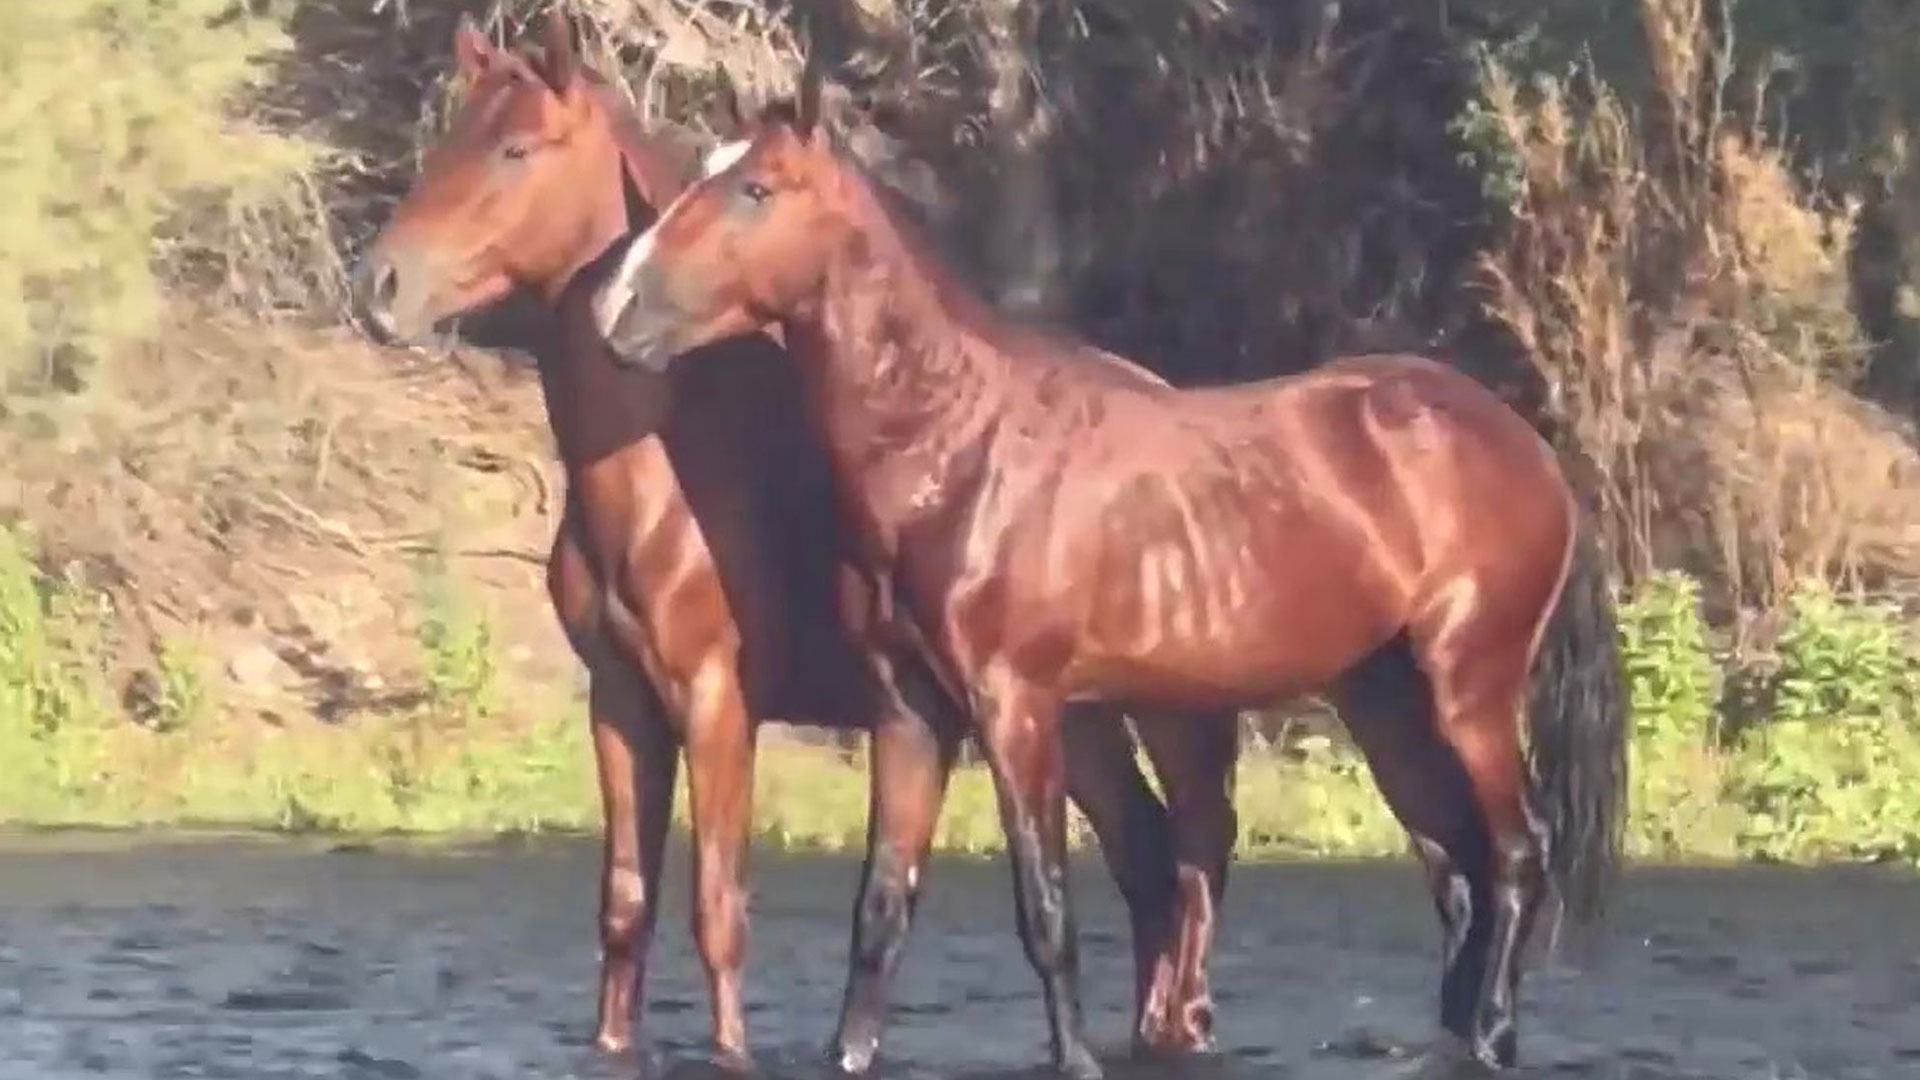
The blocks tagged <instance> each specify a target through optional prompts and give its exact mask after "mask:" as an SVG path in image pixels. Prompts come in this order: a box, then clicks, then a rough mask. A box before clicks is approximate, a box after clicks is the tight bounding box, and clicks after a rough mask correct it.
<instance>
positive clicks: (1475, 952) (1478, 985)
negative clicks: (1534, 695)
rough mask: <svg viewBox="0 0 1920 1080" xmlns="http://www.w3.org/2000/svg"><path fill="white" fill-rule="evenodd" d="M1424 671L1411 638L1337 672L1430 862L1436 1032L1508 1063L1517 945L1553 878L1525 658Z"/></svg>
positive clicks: (1388, 790)
mask: <svg viewBox="0 0 1920 1080" xmlns="http://www.w3.org/2000/svg"><path fill="white" fill-rule="evenodd" d="M1456 644H1458V643H1456ZM1489 651H1490V652H1495V653H1498V654H1506V653H1512V652H1514V651H1515V650H1513V649H1512V648H1511V647H1510V646H1509V647H1507V648H1504V649H1499V650H1492V649H1490V650H1489ZM1521 652H1524V650H1521ZM1480 659H1482V660H1484V659H1486V657H1485V655H1484V654H1483V655H1482V656H1481V658H1480ZM1427 667H1428V665H1427V664H1423V663H1421V662H1420V661H1419V660H1417V659H1416V652H1415V647H1414V646H1412V645H1411V644H1410V642H1409V640H1408V638H1407V637H1405V636H1402V637H1400V638H1398V639H1396V640H1395V641H1394V642H1392V643H1390V644H1389V645H1387V646H1386V647H1384V648H1382V649H1381V650H1380V651H1379V652H1377V653H1375V654H1374V655H1373V656H1372V657H1370V658H1369V659H1368V660H1367V661H1366V662H1365V663H1363V664H1362V665H1360V666H1359V667H1357V668H1356V669H1354V670H1353V671H1352V672H1350V673H1349V674H1348V675H1347V676H1346V677H1345V678H1344V679H1343V680H1342V682H1341V686H1340V690H1339V693H1338V694H1337V703H1338V707H1339V710H1340V714H1341V718H1342V719H1343V720H1344V721H1345V722H1346V724H1347V727H1348V730H1349V731H1351V732H1352V734H1353V737H1354V741H1355V742H1356V743H1357V744H1358V745H1359V746H1360V748H1361V751H1362V753H1363V754H1364V755H1365V756H1366V759H1367V762H1368V765H1369V766H1370V767H1371V769H1372V771H1373V774H1374V778H1375V781H1376V783H1377V784H1378V785H1379V787H1380V790H1381V792H1382V794H1383V795H1385V796H1386V799H1387V802H1388V804H1389V806H1390V807H1391V808H1392V809H1393V812H1394V814H1395V816H1396V817H1397V818H1398V819H1399V820H1400V822H1401V824H1402V825H1404V826H1405V827H1406V829H1407V832H1408V834H1409V835H1410V836H1411V838H1412V840H1413V843H1414V847H1415V849H1416V851H1417V853H1418V854H1419V856H1420V859H1421V861H1422V863H1423V865H1424V866H1425V867H1426V870H1427V874H1428V883H1429V886H1430V888H1431V890H1432V893H1433V901H1434V907H1435V910H1436V912H1437V913H1438V915H1439V918H1440V924H1441V932H1442V937H1443V949H1442V956H1443V973H1442V976H1441V986H1440V1023H1441V1027H1442V1028H1443V1029H1444V1031H1445V1032H1446V1033H1447V1034H1448V1035H1449V1036H1451V1037H1452V1038H1454V1039H1456V1040H1458V1046H1459V1049H1462V1050H1465V1051H1467V1052H1469V1053H1471V1054H1472V1055H1473V1056H1474V1057H1476V1058H1479V1059H1480V1060H1483V1061H1490V1062H1497V1063H1501V1064H1511V1063H1512V1062H1513V1060H1514V1056H1515V1049H1516V1039H1515V1028H1514V1016H1513V995H1514V992H1515V990H1516V989H1517V985H1518V981H1519V970H1518V956H1517V955H1516V953H1517V950H1518V946H1519V945H1520V943H1521V942H1522V941H1523V940H1524V938H1525V935H1526V932H1527V930H1528V928H1529V926H1530V925H1531V921H1532V918H1533V915H1534V913H1535V911H1536V910H1537V909H1538V906H1539V901H1540V897H1541V893H1542V889H1543V887H1544V884H1545V882H1544V877H1543V872H1542V865H1541V861H1540V857H1541V852H1540V847H1539V840H1538V837H1537V835H1536V833H1535V831H1534V828H1533V825H1532V821H1531V819H1530V817H1529V814H1528V811H1527V807H1526V801H1525V800H1526V795H1525V793H1526V790H1527V788H1526V784H1525V770H1524V765H1523V758H1522V757H1521V747H1520V741H1519V727H1520V717H1521V710H1522V708H1523V707H1524V704H1525V693H1526V686H1527V668H1526V662H1525V657H1524V655H1523V656H1522V657H1521V658H1520V660H1519V661H1518V662H1517V663H1507V664H1500V663H1488V664H1486V665H1485V666H1484V668H1481V667H1479V666H1478V665H1476V664H1474V663H1472V662H1467V663H1456V664H1454V665H1452V666H1443V667H1441V668H1440V669H1439V670H1440V678H1439V679H1433V678H1430V677H1429V676H1428V675H1427V674H1426V670H1425V669H1426V668H1427Z"/></svg>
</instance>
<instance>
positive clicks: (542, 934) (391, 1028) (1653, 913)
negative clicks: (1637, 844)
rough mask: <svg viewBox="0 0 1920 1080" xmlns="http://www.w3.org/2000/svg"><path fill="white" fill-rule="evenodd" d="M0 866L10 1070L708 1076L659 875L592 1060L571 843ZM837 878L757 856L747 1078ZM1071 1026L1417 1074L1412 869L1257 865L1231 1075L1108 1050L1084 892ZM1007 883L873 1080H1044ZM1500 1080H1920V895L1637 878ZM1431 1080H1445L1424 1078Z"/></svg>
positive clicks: (1116, 928)
mask: <svg viewBox="0 0 1920 1080" xmlns="http://www.w3.org/2000/svg"><path fill="white" fill-rule="evenodd" d="M328 847H329V845H327V844H325V843H309V842H304V841H302V842H273V843H267V842H260V841H246V840H237V839H233V838H224V839H214V840H202V841H194V842H177V841H173V840H168V841H150V840H149V841H138V840H129V839H127V838H124V837H111V836H78V837H76V836H64V835H63V836H54V837H37V838H36V837H27V838H14V839H11V840H0V1078H3V1080H12V1078H15V1077H19V1078H22V1080H27V1078H38V1077H43V1076H44V1077H67V1076H97V1077H106V1078H109V1080H121V1078H133V1077H140V1078H147V1077H173V1076H180V1077H185V1076H198V1077H235V1078H239V1077H246V1078H249V1080H251V1078H261V1077H266V1078H281V1077H284V1078H317V1077H327V1078H344V1080H410V1078H439V1077H447V1078H468V1077H472V1078H476V1080H477V1078H484V1077H500V1078H506V1077H513V1078H516V1080H518V1078H521V1077H529V1078H531V1077H539V1078H563V1077H578V1078H582V1080H601V1078H621V1080H635V1078H638V1077H641V1076H643V1075H644V1076H646V1077H649V1078H660V1080H668V1078H671V1080H706V1078H709V1077H712V1078H715V1080H720V1078H725V1080H733V1078H732V1074H729V1073H726V1072H723V1071H721V1070H718V1069H716V1068H714V1067H712V1066H710V1065H709V1064H707V1062H706V1058H705V1057H704V1054H705V1052H706V1044H705V1029H706V1024H707V1003H706V991H705V985H704V980H703V979H702V977H701V974H700V968H699V965H698V963H697V962H696V960H695V957H694V955H693V952H692V950H691V947H690V943H689V940H688V934H687V932H686V927H687V910H686V907H685V903H684V900H685V892H686V885H685V883H686V881H687V874H686V866H685V859H684V852H681V851H678V850H676V851H675V853H674V855H673V861H672V863H671V865H670V866H669V869H668V874H669V878H668V880H669V882H670V883H671V884H670V887H669V892H668V894H667V896H666V898H665V905H666V909H665V911H664V912H663V916H664V917H663V918H662V919H661V922H660V936H659V939H658V944H657V945H656V947H655V950H654V960H653V963H654V970H653V975H652V977H651V979H650V985H649V991H648V994H649V1007H648V1010H647V1015H646V1017H645V1021H644V1024H645V1029H646V1031H647V1032H648V1034H649V1035H650V1036H651V1038H652V1039H653V1050H654V1053H655V1054H656V1058H655V1059H654V1060H653V1062H652V1063H651V1065H650V1066H649V1065H647V1064H646V1063H643V1062H642V1061H641V1060H640V1059H638V1058H632V1057H630V1058H627V1059H624V1060H623V1059H607V1058H603V1057H601V1056H599V1055H598V1054H596V1053H595V1052H594V1051H593V1050H592V1049H591V1047H590V1046H589V1045H588V1034H589V1028H590V1023H591V1012H592V1008H593V1002H592V986H593V974H594V968H595V963H596V949H595V942H594V939H593V907H594V867H595V860H596V858H597V845H596V844H594V843H593V842H592V841H585V840H583V841H545V840H537V841H523V842H516V843H510V844H483V845H471V846H434V847H432V848H412V847H395V846H393V845H388V844H376V845H371V846H361V845H356V846H352V847H350V848H347V849H345V850H333V851H330V850H328ZM856 870H857V866H856V864H855V863H854V862H853V861H852V860H850V859H844V858H824V857H823V858H787V857H780V856H776V855H774V854H772V853H770V852H765V853H761V854H760V855H759V856H758V857H757V858H756V860H755V867H754V879H753V884H754V889H755V893H754V897H753V905H754V913H755V914H754V923H753V941H752V952H751V954H750V955H751V966H750V968H749V973H748V979H749V981H748V997H747V1000H748V1022H749V1027H750V1030H751V1034H752V1036H753V1039H754V1043H755V1046H756V1048H758V1056H757V1057H756V1062H755V1064H756V1073H757V1076H758V1077H761V1078H764V1080H815V1078H820V1080H825V1078H826V1077H828V1076H830V1075H831V1073H830V1072H829V1070H828V1069H827V1068H826V1066H825V1064H824V1054H823V1052H822V1047H823V1046H824V1043H825V1040H826V1038H827V1036H828V1034H829V1032H830V1030H831V1028H832V1025H833V1021H834V1019H835V1016H836V1014H837V1011H838V1007H839V1003H840V1002H839V994H840V990H841V982H842V978H843V973H844V970H845V968H844V965H845V948H846V940H845V939H846V926H847V918H846V916H847V909H848V906H849V904H850V903H851V900H852V892H853V888H854V883H855V873H856ZM1075 874H1076V880H1075V890H1076V891H1075V895H1076V897H1077V898H1078V900H1079V908H1080V911H1079V917H1080V922H1081V930H1082V945H1083V961H1082V963H1083V968H1084V971H1085V976H1084V985H1085V991H1086V1007H1087V1014H1088V1021H1089V1026H1090V1029H1091V1031H1092V1034H1093V1037H1094V1039H1095V1042H1096V1045H1097V1046H1099V1047H1101V1048H1102V1050H1103V1053H1102V1057H1103V1058H1104V1059H1105V1060H1106V1062H1107V1065H1108V1075H1109V1076H1110V1077H1112V1078H1113V1080H1176V1078H1177V1080H1251V1078H1255V1077H1260V1078H1271V1077H1286V1078H1299V1080H1322V1078H1324V1080H1360V1078H1365V1080H1376V1078H1384V1077H1387V1076H1393V1075H1403V1074H1406V1073H1407V1072H1408V1071H1409V1070H1413V1069H1416V1068H1418V1067H1419V1066H1420V1065H1421V1060H1420V1055H1421V1053H1422V1052H1423V1051H1424V1050H1426V1049H1427V1046H1428V1042H1429V1039H1430V1036H1431V1034H1432V1026H1431V1025H1432V1019H1431V1009H1432V1000H1433V995H1434V986H1433V981H1434V979H1435V976H1436V970H1437V957H1436V955H1435V950H1436V948H1437V944H1436V940H1435V937H1436V935H1435V931H1434V927H1433V925H1432V915H1431V912H1430V910H1429V908H1428V907H1427V904H1426V900H1425V896H1424V892H1423V890H1422V889H1421V888H1420V886H1419V882H1418V880H1417V877H1416V876H1415V874H1414V872H1413V870H1412V869H1411V867H1410V866H1408V865H1406V864H1402V863H1377V864H1334V863H1313V864H1291V865H1271V866H1257V865H1246V866H1243V867H1241V868H1240V869H1238V870H1237V871H1236V873H1235V877H1234V883H1233V892H1232V894H1231V895H1230V897H1229V901H1228V905H1227V909H1226V912H1225V924H1224V926H1223V927H1222V931H1221V939H1220V946H1219V952H1218V955H1217V959H1216V967H1215V990H1216V996H1217V998H1218V999H1219V1006H1220V1018H1219V1035H1220V1041H1221V1052H1220V1053H1219V1054H1217V1055H1214V1056H1211V1057H1208V1058H1204V1059H1200V1060H1190V1061H1183V1062H1172V1063H1169V1062H1152V1061H1135V1060H1132V1059H1130V1058H1128V1057H1127V1056H1126V1055H1125V1053H1124V1052H1123V1050H1124V1046H1125V1033H1126V1030H1127V1023H1128V1019H1129V1017H1128V1011H1129V1007H1130V1002H1129V1001H1128V994H1129V992H1130V991H1129V987H1130V985H1131V980H1130V977H1129V973H1128V967H1129V961H1128V942H1127V937H1126V931H1125V922H1124V916H1123V912H1122V910H1121V908H1120V906H1119V904H1118V899H1117V897H1116V896H1115V895H1114V894H1113V887H1112V885H1111V884H1110V882H1109V881H1108V880H1107V879H1106V877H1105V876H1104V874H1103V873H1102V872H1101V871H1100V869H1099V867H1098V866H1097V865H1093V864H1086V863H1083V864H1080V865H1078V866H1077V867H1076V868H1075ZM1009 894H1010V890H1009V889H1008V887H1007V878H1006V872H1005V869H1004V867H1002V866H1001V865H1000V864H999V863H998V862H997V861H982V860H967V859H942V860H939V861H937V863H936V865H935V866H934V868H933V870H932V873H931V877H930V880H929V886H928V893H927V898H926V901H925V902H924V904H923V905H922V908H921V917H920V921H919V924H918V926H917V928H916V932H915V935H914V940H913V942H912V944H911V946H910V947H909V952H908V955H907V960H906V964H905V968H904V970H903V972H902V975H901V982H900V987H899V1007H898V1009H897V1010H896V1013H895V1019H894V1023H893V1026H892V1028H891V1029H890V1032H889V1039H888V1043H887V1047H886V1053H885V1057H884V1059H883V1062H882V1065H881V1076H882V1077H883V1078H885V1080H1029V1078H1034V1080H1040V1078H1047V1077H1050V1073H1049V1072H1048V1071H1047V1070H1045V1069H1043V1068H1038V1067H1037V1066H1038V1063H1039V1062H1041V1061H1043V1060H1044V1057H1045V1042H1044V1027H1043V1024H1042V1020H1041V1009H1040V1004H1039V1000H1038V992H1037V986H1036V984H1035V983H1034V980H1033V978H1032V976H1031V974H1030V973H1029V971H1028V969H1027V967H1026V962H1025V960H1024V958H1023V957H1022V955H1021V952H1020V948H1019V944H1018V942H1017V940H1016V939H1015V937H1014V934H1013V929H1012V927H1013V919H1012V910H1011V898H1010V895H1009ZM1534 970H1535V974H1534V975H1532V976H1531V977H1530V978H1529V980H1528V982H1527V984H1526V987H1525V988H1524V991H1523V996H1524V1002H1523V1021H1524V1024H1525V1026H1524V1028H1523V1032H1522V1046H1523V1049H1522V1053H1523V1056H1524V1057H1525V1059H1526V1060H1527V1062H1528V1066H1527V1068H1525V1069H1523V1070H1521V1071H1520V1072H1519V1074H1518V1075H1521V1076H1528V1077H1542V1078H1563V1077H1564V1078H1573V1077H1581V1078H1588V1077H1591V1078H1607V1080H1695V1078H1703V1080H1749V1078H1752V1080H1775V1078H1779V1080H1789V1078H1800V1077H1805V1078H1817V1080H1854V1078H1861V1080H1865V1078H1869V1077H1871V1078H1873V1080H1885V1078H1894V1080H1898V1078H1914V1080H1920V881H1916V879H1915V878H1913V877H1912V876H1910V875H1903V874H1900V873H1896V872H1892V871H1881V870H1869V869H1862V870H1844V871H1843V870H1829V871H1820V872H1804V871H1799V872H1797V871H1791V870H1771V869H1770V870H1758V869H1754V870H1718V871H1716V870H1642V871H1640V872H1638V873H1636V874H1635V875H1633V876H1632V878H1631V879H1630V881H1629V887H1628V888H1627V889H1626V891H1625V892H1624V894H1623V895H1622V897H1621V901H1620V903H1619V904H1618V906H1617V910H1616V914H1615V915H1614V918H1613V921H1612V922H1611V923H1610V924H1609V926H1608V928H1607V930H1606V933H1605V935H1604V936H1603V937H1602V938H1601V939H1600V940H1599V943H1598V947H1596V948H1593V949H1591V950H1590V951H1589V953H1588V958H1587V959H1584V960H1582V962H1581V965H1580V967H1579V968H1578V969H1575V968H1574V967H1573V966H1572V965H1570V964H1569V963H1567V962H1565V961H1564V960H1562V961H1559V962H1556V963H1551V964H1547V965H1545V966H1536V968H1535V969H1534ZM1417 1075H1422V1076H1442V1075H1446V1076H1452V1075H1465V1074H1462V1073H1459V1072H1457V1071H1450V1070H1448V1069H1441V1068H1433V1067H1429V1068H1428V1069H1427V1070H1426V1071H1424V1072H1418V1073H1417Z"/></svg>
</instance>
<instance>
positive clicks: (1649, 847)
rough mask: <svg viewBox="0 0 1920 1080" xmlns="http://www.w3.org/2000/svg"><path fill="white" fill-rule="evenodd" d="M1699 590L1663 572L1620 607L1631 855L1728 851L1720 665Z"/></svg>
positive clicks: (1730, 825)
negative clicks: (1627, 703)
mask: <svg viewBox="0 0 1920 1080" xmlns="http://www.w3.org/2000/svg"><path fill="white" fill-rule="evenodd" d="M1699 594H1700V590H1699V585H1698V583H1696V582H1695V581H1694V580H1693V579H1692V578H1689V577H1687V576H1685V575H1683V574H1675V573H1664V574H1657V575H1655V576H1654V577H1652V578H1649V579H1648V580H1647V582H1646V583H1645V584H1644V585H1642V586H1641V587H1640V588H1639V589H1638V590H1636V591H1635V592H1634V594H1633V595H1632V596H1631V597H1630V598H1629V599H1628V600H1627V602H1625V603H1623V604H1621V605H1620V630H1621V638H1622V643H1621V645H1622V648H1621V653H1622V657H1621V659H1622V664H1623V666H1624V667H1625V669H1626V676H1627V686H1628V694H1629V698H1630V700H1631V702H1632V709H1633V739H1632V743H1631V745H1630V746H1629V748H1628V756H1629V768H1630V776H1631V785H1632V792H1631V796H1630V799H1629V804H1628V806H1629V809H1628V814H1629V826H1628V836H1629V837H1630V846H1631V848H1632V849H1633V851H1634V853H1635V854H1637V855H1643V856H1655V857H1662V858H1673V857H1680V856H1687V857H1696V858H1697V857H1701V856H1708V857H1731V856H1732V855H1733V854H1735V852H1734V837H1735V830H1736V822H1735V821H1734V820H1733V818H1734V816H1735V811H1734V809H1733V808H1732V807H1730V806H1729V805H1728V804H1727V803H1726V801H1725V799H1724V797H1723V795H1724V793H1723V790H1722V788H1723V786H1724V779H1723V778H1724V775H1725V762H1724V756H1723V755H1722V754H1721V753H1720V749H1719V745H1718V743H1719V731H1718V728H1719V725H1718V722H1717V718H1718V713H1717V703H1718V700H1719V694H1720V669H1719V666H1718V665H1717V663H1716V662H1715V659H1714V655H1713V651H1712V649H1711V647H1710V645H1709V643H1708V639H1707V626H1706V621H1705V619H1704V618H1702V616H1701V612H1700V595H1699Z"/></svg>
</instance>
